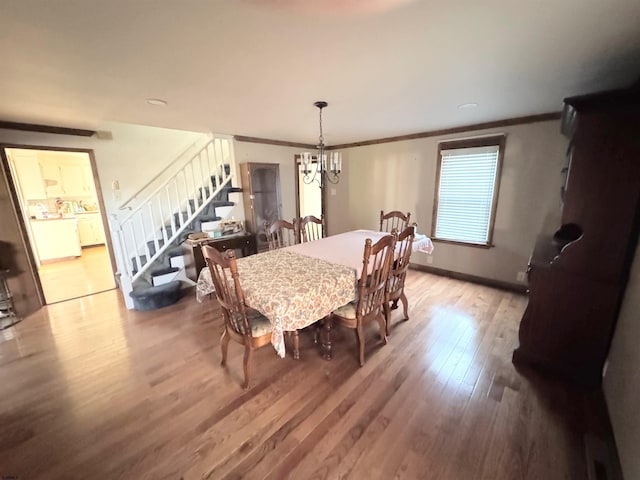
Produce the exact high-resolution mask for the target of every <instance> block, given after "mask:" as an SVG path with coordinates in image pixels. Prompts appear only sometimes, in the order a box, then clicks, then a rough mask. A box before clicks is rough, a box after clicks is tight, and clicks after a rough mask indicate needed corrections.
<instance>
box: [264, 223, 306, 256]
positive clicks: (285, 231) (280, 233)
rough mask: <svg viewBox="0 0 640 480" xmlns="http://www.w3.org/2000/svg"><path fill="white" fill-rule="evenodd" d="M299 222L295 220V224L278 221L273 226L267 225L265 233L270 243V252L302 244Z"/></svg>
mask: <svg viewBox="0 0 640 480" xmlns="http://www.w3.org/2000/svg"><path fill="white" fill-rule="evenodd" d="M298 224H299V220H298V219H296V218H294V219H293V223H291V222H287V221H286V220H276V221H275V222H273V223H272V224H271V225H269V224H268V223H265V225H264V231H265V234H266V236H267V242H268V243H269V250H276V249H278V248H283V247H290V246H291V245H295V244H296V243H300V231H299V228H298Z"/></svg>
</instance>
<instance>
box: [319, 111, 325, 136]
mask: <svg viewBox="0 0 640 480" xmlns="http://www.w3.org/2000/svg"><path fill="white" fill-rule="evenodd" d="M318 140H320V143H321V144H324V136H323V135H322V108H320V136H319V137H318Z"/></svg>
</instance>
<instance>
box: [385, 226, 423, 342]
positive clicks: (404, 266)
mask: <svg viewBox="0 0 640 480" xmlns="http://www.w3.org/2000/svg"><path fill="white" fill-rule="evenodd" d="M415 236H416V225H415V224H412V225H411V226H409V227H407V228H405V229H404V230H403V231H402V232H401V233H400V235H399V236H398V240H397V242H396V248H395V250H396V258H395V260H394V261H393V262H392V264H391V272H390V273H389V283H388V286H387V294H386V296H387V298H386V300H385V302H384V317H385V320H386V324H387V335H389V331H390V329H391V309H392V308H397V307H398V300H400V301H402V307H403V310H404V320H405V321H406V320H409V315H408V311H409V302H408V301H407V296H406V295H405V294H404V281H405V279H406V277H407V270H408V269H409V260H410V258H411V251H412V249H413V239H414V238H415ZM391 302H393V306H392V307H391V308H390V307H389V303H391Z"/></svg>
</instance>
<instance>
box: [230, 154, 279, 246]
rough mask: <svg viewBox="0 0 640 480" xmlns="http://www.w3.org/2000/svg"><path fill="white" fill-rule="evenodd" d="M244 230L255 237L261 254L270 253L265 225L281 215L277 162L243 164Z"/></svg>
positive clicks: (241, 166) (241, 172) (241, 167)
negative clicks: (265, 251) (268, 251)
mask: <svg viewBox="0 0 640 480" xmlns="http://www.w3.org/2000/svg"><path fill="white" fill-rule="evenodd" d="M240 175H241V181H242V200H243V203H244V218H245V228H246V229H247V230H248V231H249V232H252V233H254V234H255V235H256V243H257V246H258V251H259V252H262V251H264V250H268V248H269V244H268V243H267V237H266V235H265V233H264V224H265V223H268V224H271V223H273V222H274V221H275V220H278V219H280V218H282V216H281V207H282V206H281V200H280V168H279V165H278V164H277V163H241V164H240Z"/></svg>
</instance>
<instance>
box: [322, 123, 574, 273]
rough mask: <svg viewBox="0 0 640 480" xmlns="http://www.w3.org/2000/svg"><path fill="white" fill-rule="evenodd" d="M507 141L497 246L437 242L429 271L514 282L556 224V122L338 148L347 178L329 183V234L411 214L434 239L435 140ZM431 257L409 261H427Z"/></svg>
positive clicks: (561, 143) (560, 158) (560, 151)
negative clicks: (389, 214)
mask: <svg viewBox="0 0 640 480" xmlns="http://www.w3.org/2000/svg"><path fill="white" fill-rule="evenodd" d="M497 133H504V134H506V136H507V140H506V149H505V154H504V163H503V165H502V174H501V179H500V190H499V198H498V205H497V211H496V221H495V227H494V234H493V243H494V245H495V247H494V248H489V249H482V248H477V247H466V246H460V245H451V244H445V243H438V242H436V244H435V251H434V253H433V258H432V260H433V264H432V266H433V267H437V268H441V269H445V270H451V271H455V272H461V273H465V274H469V275H475V276H480V277H484V278H488V279H493V280H499V281H503V282H509V283H515V282H516V275H517V272H519V271H525V270H526V267H527V263H528V259H529V255H530V254H531V250H532V249H533V245H534V243H535V239H536V236H537V235H538V234H540V232H541V231H543V230H544V231H546V232H549V233H552V232H553V231H554V230H555V229H556V228H557V226H559V219H560V184H561V177H560V171H561V169H562V166H563V163H564V159H565V151H566V148H567V140H566V139H565V138H564V137H563V136H562V135H561V134H560V123H559V121H546V122H538V123H532V124H526V125H515V126H510V127H503V128H498V129H490V130H484V131H473V132H469V133H468V134H464V133H462V134H460V133H459V134H455V135H448V136H442V137H430V138H423V139H416V140H407V141H401V142H393V143H383V144H378V145H369V146H363V147H353V148H349V149H346V150H344V151H343V159H344V161H343V166H344V168H345V169H346V176H347V180H346V181H344V180H341V182H340V183H339V184H338V185H335V186H330V190H331V189H332V188H334V189H335V190H336V194H335V195H331V194H329V196H328V203H329V205H330V206H331V208H330V209H328V210H329V212H330V214H329V215H328V226H329V230H330V232H331V233H339V232H341V231H346V230H351V229H355V228H370V229H377V228H378V225H379V215H380V210H384V211H388V210H401V211H403V212H411V219H412V221H416V222H418V232H419V233H425V234H428V235H430V234H431V223H432V214H433V202H434V191H435V176H436V167H437V150H438V142H440V141H443V140H453V139H462V138H469V137H477V136H486V135H491V134H497ZM427 258H428V256H427V255H425V254H416V255H415V256H413V258H412V261H413V262H415V263H418V264H423V265H426V264H427Z"/></svg>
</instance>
